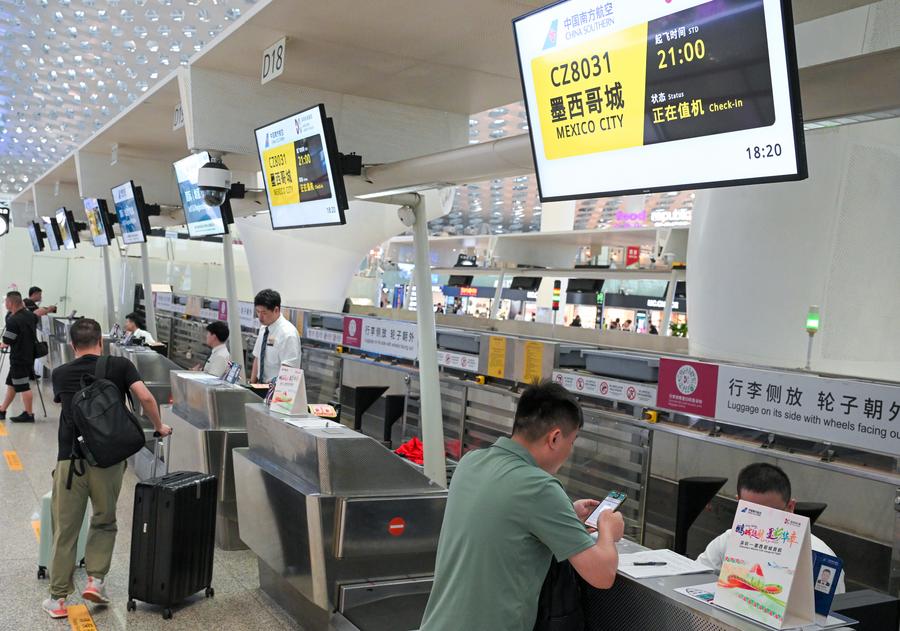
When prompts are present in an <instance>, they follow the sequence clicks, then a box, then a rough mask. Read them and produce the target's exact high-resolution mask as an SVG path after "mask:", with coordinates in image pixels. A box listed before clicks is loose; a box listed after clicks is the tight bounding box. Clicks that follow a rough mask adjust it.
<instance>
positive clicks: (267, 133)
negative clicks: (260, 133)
mask: <svg viewBox="0 0 900 631" xmlns="http://www.w3.org/2000/svg"><path fill="white" fill-rule="evenodd" d="M268 148H269V132H266V149H268Z"/></svg>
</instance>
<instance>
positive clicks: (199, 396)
mask: <svg viewBox="0 0 900 631" xmlns="http://www.w3.org/2000/svg"><path fill="white" fill-rule="evenodd" d="M171 375H172V405H164V406H162V407H161V408H160V410H161V412H162V419H163V423H165V424H166V425H168V426H169V427H171V428H172V430H173V438H172V449H171V452H170V460H169V470H174V471H202V472H203V473H212V474H214V475H215V476H217V477H218V479H219V490H218V494H219V495H218V501H217V504H216V545H218V546H219V547H220V548H221V549H223V550H242V549H244V548H246V547H247V546H246V545H245V544H244V543H243V542H242V541H241V538H240V534H239V532H238V521H237V503H236V501H235V495H234V468H233V466H232V450H233V449H234V448H236V447H246V446H247V422H246V417H245V416H244V405H245V404H246V403H250V402H253V401H259V397H258V396H257V395H256V394H255V393H253V392H251V391H250V390H248V389H246V388H243V387H241V386H237V385H232V384H229V383H226V382H224V381H222V380H221V379H218V378H216V377H213V376H211V375H207V374H205V373H200V372H189V371H173V372H172V373H171Z"/></svg>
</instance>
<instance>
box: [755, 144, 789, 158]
mask: <svg viewBox="0 0 900 631" xmlns="http://www.w3.org/2000/svg"><path fill="white" fill-rule="evenodd" d="M780 155H781V145H780V144H778V143H777V142H776V143H775V144H774V145H764V146H762V147H747V159H748V160H759V159H760V158H777V157H778V156H780Z"/></svg>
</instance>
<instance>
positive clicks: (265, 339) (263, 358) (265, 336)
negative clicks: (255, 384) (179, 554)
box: [258, 327, 269, 383]
mask: <svg viewBox="0 0 900 631" xmlns="http://www.w3.org/2000/svg"><path fill="white" fill-rule="evenodd" d="M268 343H269V327H266V332H265V333H263V339H262V350H261V351H259V377H258V380H259V382H260V383H264V382H265V381H264V379H263V373H264V372H265V366H266V345H267V344H268Z"/></svg>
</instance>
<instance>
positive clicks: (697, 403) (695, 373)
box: [656, 358, 719, 418]
mask: <svg viewBox="0 0 900 631" xmlns="http://www.w3.org/2000/svg"><path fill="white" fill-rule="evenodd" d="M718 379H719V367H718V366H716V365H715V364H704V363H701V362H689V361H683V360H678V359H665V358H663V359H660V360H659V390H658V391H657V399H656V405H657V407H661V408H665V409H668V410H674V411H676V412H683V413H684V414H694V415H697V416H708V417H710V418H715V416H716V387H717V384H718Z"/></svg>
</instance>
